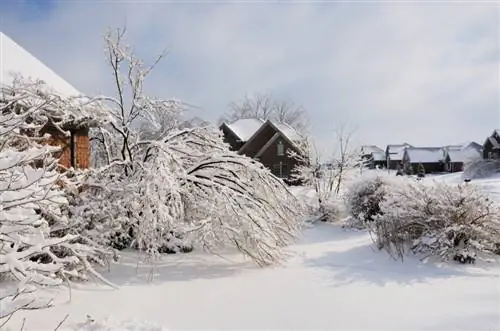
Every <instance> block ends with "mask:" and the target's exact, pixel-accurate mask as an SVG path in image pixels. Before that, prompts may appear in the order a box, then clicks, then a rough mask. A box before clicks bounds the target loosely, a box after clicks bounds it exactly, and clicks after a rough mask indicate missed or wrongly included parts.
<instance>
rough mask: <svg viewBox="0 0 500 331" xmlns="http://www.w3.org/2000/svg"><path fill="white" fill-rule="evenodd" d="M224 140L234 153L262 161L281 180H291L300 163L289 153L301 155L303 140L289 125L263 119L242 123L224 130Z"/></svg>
mask: <svg viewBox="0 0 500 331" xmlns="http://www.w3.org/2000/svg"><path fill="white" fill-rule="evenodd" d="M220 129H221V130H222V132H223V135H224V140H225V141H226V142H227V143H228V144H229V145H230V148H231V149H232V150H236V151H238V154H241V155H246V156H248V157H250V158H253V159H257V160H259V161H260V162H261V163H262V164H263V165H264V166H265V167H266V168H268V169H270V170H271V172H272V173H273V174H274V175H276V176H277V177H280V178H283V179H285V180H287V181H289V180H290V178H291V175H292V173H293V170H294V168H295V166H296V165H297V164H298V162H299V161H298V160H297V159H296V158H293V157H291V156H290V155H289V151H293V152H295V153H298V154H300V152H301V149H300V144H301V143H302V142H303V141H304V139H303V137H302V136H301V135H300V134H299V133H298V132H297V131H296V130H295V129H293V128H292V127H291V126H289V125H288V124H285V123H278V122H275V121H271V120H267V121H265V122H264V121H262V120H260V119H241V120H237V121H235V122H233V123H223V124H222V125H221V126H220Z"/></svg>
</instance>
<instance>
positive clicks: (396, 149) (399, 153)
mask: <svg viewBox="0 0 500 331" xmlns="http://www.w3.org/2000/svg"><path fill="white" fill-rule="evenodd" d="M409 147H412V146H411V145H410V144H408V143H404V144H399V145H387V149H388V150H389V159H390V160H393V161H401V160H403V155H404V153H405V149H406V148H409Z"/></svg>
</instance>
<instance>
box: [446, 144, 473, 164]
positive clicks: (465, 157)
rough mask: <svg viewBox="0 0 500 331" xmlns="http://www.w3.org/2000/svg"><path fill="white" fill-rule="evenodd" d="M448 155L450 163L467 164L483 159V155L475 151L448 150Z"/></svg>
mask: <svg viewBox="0 0 500 331" xmlns="http://www.w3.org/2000/svg"><path fill="white" fill-rule="evenodd" d="M446 155H447V157H448V159H449V161H450V162H458V163H465V162H467V161H470V160H473V159H476V158H479V157H481V153H480V152H479V151H477V150H475V149H471V148H464V149H461V150H454V149H452V150H447V151H446Z"/></svg>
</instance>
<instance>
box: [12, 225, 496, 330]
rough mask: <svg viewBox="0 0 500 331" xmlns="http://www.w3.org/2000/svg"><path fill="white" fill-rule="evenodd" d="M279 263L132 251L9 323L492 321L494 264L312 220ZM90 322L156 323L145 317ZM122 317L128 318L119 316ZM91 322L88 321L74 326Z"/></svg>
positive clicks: (253, 325)
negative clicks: (459, 262) (449, 257)
mask: <svg viewBox="0 0 500 331" xmlns="http://www.w3.org/2000/svg"><path fill="white" fill-rule="evenodd" d="M290 253H291V255H292V256H291V257H290V259H289V261H288V262H286V263H285V264H284V265H282V266H278V267H272V268H265V269H260V268H257V267H253V266H252V265H251V263H249V262H248V261H247V262H245V261H243V260H242V259H241V258H240V257H239V256H238V255H233V254H226V255H225V256H224V257H225V258H227V259H229V260H231V261H226V260H224V259H221V258H220V257H216V256H209V255H206V254H202V253H193V254H187V255H182V256H181V255H178V256H167V257H166V258H165V259H164V262H162V263H161V265H160V266H159V267H158V268H157V270H156V271H155V272H156V273H159V276H157V277H156V278H155V280H154V281H153V283H152V284H148V283H147V279H148V277H149V274H150V271H151V269H150V268H149V267H148V268H139V272H137V270H136V267H137V264H136V262H135V255H133V254H125V256H124V260H123V261H122V262H121V263H120V264H118V265H116V266H113V267H112V270H111V273H109V274H107V277H108V278H109V279H110V280H112V281H114V282H115V283H116V284H118V285H120V286H121V289H119V290H112V289H109V288H106V287H103V286H95V285H91V284H87V285H80V286H78V288H73V290H72V299H71V302H69V303H68V295H67V292H65V293H64V295H63V293H61V295H60V297H59V298H58V304H57V306H56V307H55V308H51V309H50V310H46V311H32V312H23V313H19V314H17V315H16V316H15V318H14V319H13V321H12V322H10V324H9V325H10V326H11V327H12V329H13V330H19V329H20V325H21V321H22V318H23V317H24V316H27V317H28V318H27V321H26V324H25V328H24V330H53V329H54V328H55V326H56V325H57V324H58V322H59V321H60V320H62V319H63V318H64V316H65V315H66V314H69V315H70V316H69V318H68V320H67V321H66V322H65V325H66V326H70V325H74V323H75V322H81V321H84V320H85V316H86V315H87V314H89V315H91V316H92V317H93V318H96V319H102V318H104V317H106V316H108V315H112V316H113V317H114V318H115V319H116V320H127V319H130V318H135V319H137V320H142V321H150V322H151V323H155V324H156V325H162V326H164V327H165V328H168V329H169V330H187V329H189V330H195V329H196V330H208V329H210V330H242V329H246V330H249V329H268V330H269V329H272V330H292V329H294V330H499V329H500V327H499V326H500V278H499V274H500V267H499V265H498V264H495V263H492V264H489V265H480V266H473V267H471V266H468V267H461V266H451V267H450V266H447V267H444V266H443V267H438V266H435V265H425V264H423V263H421V262H419V261H415V260H413V259H407V260H406V261H405V262H404V263H401V262H398V261H394V260H391V259H390V258H389V257H388V256H387V255H386V254H385V253H383V252H376V251H374V249H373V247H372V245H371V240H370V237H369V235H368V234H367V233H365V232H352V231H344V230H342V229H341V228H340V227H338V226H334V225H328V224H318V225H315V226H313V227H311V228H309V229H307V230H306V231H305V233H304V236H303V238H302V239H301V240H300V241H299V242H298V243H297V244H296V245H294V246H293V247H292V248H291V249H290ZM134 325H137V328H136V329H134V328H125V327H116V328H110V329H104V328H96V329H95V330H148V331H149V330H159V329H155V328H153V327H144V325H143V326H139V325H138V324H134ZM129 327H130V325H129ZM82 330H91V329H82Z"/></svg>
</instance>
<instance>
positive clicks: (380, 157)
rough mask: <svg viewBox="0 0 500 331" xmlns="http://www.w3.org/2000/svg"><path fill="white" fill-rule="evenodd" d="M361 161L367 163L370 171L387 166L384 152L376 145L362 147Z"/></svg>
mask: <svg viewBox="0 0 500 331" xmlns="http://www.w3.org/2000/svg"><path fill="white" fill-rule="evenodd" d="M361 160H362V161H364V162H366V164H367V166H368V168H370V169H374V168H376V167H385V166H386V159H385V153H384V150H383V149H381V148H379V147H377V146H375V145H365V146H361Z"/></svg>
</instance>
